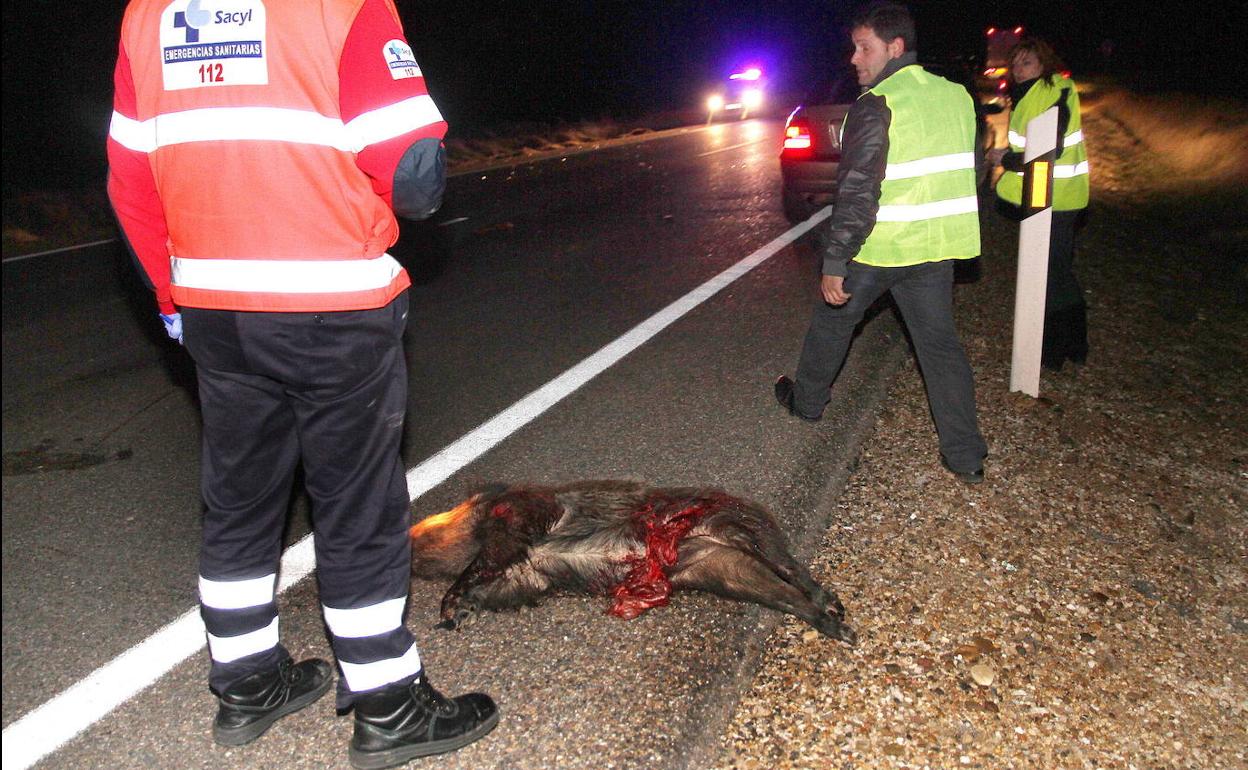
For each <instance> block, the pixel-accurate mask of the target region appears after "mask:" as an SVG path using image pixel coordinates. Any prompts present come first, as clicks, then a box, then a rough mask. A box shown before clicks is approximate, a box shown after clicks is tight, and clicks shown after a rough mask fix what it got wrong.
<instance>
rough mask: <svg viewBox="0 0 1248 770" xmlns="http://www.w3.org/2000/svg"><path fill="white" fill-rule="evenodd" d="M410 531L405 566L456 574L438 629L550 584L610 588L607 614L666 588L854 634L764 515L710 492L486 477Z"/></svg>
mask: <svg viewBox="0 0 1248 770" xmlns="http://www.w3.org/2000/svg"><path fill="white" fill-rule="evenodd" d="M411 535H412V545H413V560H412V574H414V575H416V576H417V577H421V578H426V579H436V578H452V579H454V581H455V582H454V584H453V585H452V586H451V587H450V589H449V590H447V592H446V594H445V596H443V598H442V610H441V617H442V622H441V623H440V624H439V625H440V626H442V627H444V628H451V629H454V628H458V627H460V626H462V625H464V624H466V623H468V622H470V621H471V620H472V619H473V617H474V616H475V614H476V613H477V612H478V611H479V610H498V609H507V608H514V607H519V606H521V605H526V604H536V603H537V602H538V601H540V599H541V598H542V597H543V596H544V595H545V594H547V593H549V592H551V591H555V590H564V591H580V592H585V593H591V594H607V595H614V596H615V598H616V604H615V606H614V608H613V609H612V614H616V615H619V616H620V617H626V618H627V617H634V616H636V615H637V614H640V613H641V612H644V611H645V609H647V608H649V607H652V606H658V605H661V604H666V603H667V599H666V596H667V592H668V591H670V590H677V589H694V590H700V591H706V592H708V593H712V594H717V595H719V596H724V597H727V598H730V599H736V600H739V601H746V602H755V603H757V604H761V605H763V606H764V607H770V608H772V609H775V610H779V611H780V612H786V613H788V614H790V615H794V616H796V617H798V618H801V619H802V620H804V621H806V622H807V623H809V624H810V625H812V626H814V627H815V628H816V629H818V630H819V631H821V632H822V633H824V634H826V635H827V636H830V637H833V638H836V639H841V640H844V641H846V642H848V643H850V644H854V643H855V641H856V636H855V634H854V632H853V630H852V629H851V628H850V627H849V626H846V625H844V624H843V622H842V621H843V619H844V614H845V610H844V608H843V607H842V606H841V603H840V601H839V600H838V599H837V597H836V594H835V593H833V592H831V591H827V590H825V589H823V588H822V587H821V586H819V584H817V583H816V582H815V581H814V579H812V578H811V576H810V573H809V572H808V571H807V570H806V568H805V567H803V566H802V565H800V564H798V563H797V562H796V561H795V560H794V559H793V557H792V556H791V555H790V554H789V549H788V544H787V543H786V541H785V538H784V534H783V533H782V532H781V531H780V528H779V527H778V526H777V525H776V523H775V520H774V519H772V517H771V515H770V514H768V513H767V511H765V510H764V509H763V508H762V507H761V506H759V505H756V504H754V503H751V502H748V501H746V500H742V499H741V498H738V497H733V496H730V495H728V494H726V493H724V492H721V491H719V490H715V489H697V488H683V489H674V488H651V487H646V486H644V485H642V484H640V483H637V482H631V481H581V482H575V483H572V484H567V485H564V486H554V487H543V486H506V485H493V486H490V487H487V488H485V489H483V490H481V491H479V492H477V493H476V494H475V495H473V496H472V497H470V498H469V499H468V500H465V501H464V502H463V503H461V504H460V505H459V506H458V507H456V508H455V509H453V510H451V511H447V512H446V513H443V514H438V515H436V516H431V517H429V518H427V519H425V520H423V521H421V522H420V523H418V524H416V525H415V526H413V527H412V530H411ZM665 554H666V555H665Z"/></svg>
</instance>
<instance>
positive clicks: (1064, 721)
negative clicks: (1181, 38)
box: [718, 100, 1248, 770]
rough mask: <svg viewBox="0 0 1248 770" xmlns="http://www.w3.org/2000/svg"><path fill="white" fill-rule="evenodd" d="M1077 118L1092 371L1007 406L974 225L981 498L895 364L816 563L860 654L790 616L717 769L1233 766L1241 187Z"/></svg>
mask: <svg viewBox="0 0 1248 770" xmlns="http://www.w3.org/2000/svg"><path fill="white" fill-rule="evenodd" d="M1084 119H1085V127H1086V129H1085V134H1086V135H1087V136H1088V142H1089V147H1090V153H1091V157H1092V163H1093V166H1092V168H1093V176H1092V184H1093V210H1092V212H1091V216H1090V218H1089V223H1088V225H1087V227H1086V228H1085V230H1084V231H1083V233H1082V237H1081V241H1080V244H1079V251H1078V257H1077V261H1076V265H1077V269H1078V271H1079V275H1080V279H1081V281H1083V283H1084V288H1085V290H1086V291H1087V293H1088V303H1089V325H1090V343H1091V354H1090V356H1089V360H1088V363H1087V365H1085V366H1083V367H1079V368H1078V369H1072V368H1071V367H1070V365H1069V364H1068V365H1067V368H1066V369H1065V370H1064V371H1062V372H1060V373H1056V374H1054V373H1047V372H1046V373H1045V374H1044V375H1043V377H1042V380H1041V397H1040V398H1039V399H1031V398H1030V397H1027V396H1024V395H1022V394H1018V393H1010V392H1008V382H1009V363H1010V362H1009V357H1010V351H1009V334H1010V332H1009V330H1010V328H1011V323H1012V315H1013V281H1014V261H1015V260H1014V254H1015V253H1016V249H1017V240H1016V239H1017V231H1016V229H1015V227H1014V226H1012V225H1010V224H1008V223H1005V222H1004V221H1003V220H1001V219H1000V218H999V217H997V216H995V214H993V213H988V214H986V215H985V217H984V221H985V231H984V255H985V256H984V257H983V258H982V259H981V260H980V261H981V262H982V263H983V265H982V275H981V277H980V280H978V281H977V282H975V283H973V284H964V285H961V286H959V287H958V290H957V293H958V297H957V303H958V315H959V323H960V328H961V331H962V338H963V341H964V344H965V345H966V347H967V352H968V355H969V356H970V359H971V363H972V366H973V367H974V370H975V373H976V382H977V388H978V403H979V409H980V420H981V426H982V429H983V431H984V434H985V436H986V438H987V439H988V443H989V446H990V447H991V455H990V457H989V460H988V463H987V465H986V467H987V474H988V481H987V482H986V483H985V484H983V485H981V486H979V487H968V486H965V485H962V484H961V483H960V482H958V481H956V480H955V479H953V478H952V477H950V476H949V474H947V473H945V472H944V471H943V470H942V469H941V467H940V465H939V463H938V460H937V455H936V437H935V434H934V430H933V428H932V424H931V420H930V417H929V414H928V410H927V403H926V398H925V396H924V392H923V386H922V381H921V379H920V376H919V373H918V371H917V369H916V368H915V366H914V363H913V359H911V360H910V361H909V362H908V364H907V365H906V366H905V367H903V369H902V370H901V372H900V374H899V376H898V377H897V378H896V379H895V380H894V382H893V384H892V387H891V392H890V393H889V394H888V397H887V398H886V400H885V402H884V403H885V407H884V410H883V412H882V414H881V417H880V420H879V422H878V424H877V425H876V428H875V432H874V435H873V436H872V437H870V438H868V439H867V441H866V443H865V445H864V447H865V448H864V451H863V453H862V455H861V457H860V460H859V465H858V468H857V470H856V472H855V473H854V475H853V476H852V478H851V479H850V482H849V484H848V486H847V487H846V489H845V491H844V493H843V495H842V496H841V497H840V499H839V501H838V502H837V503H836V506H837V511H836V514H835V516H834V517H833V519H834V523H833V525H832V527H831V529H830V530H829V531H828V532H827V534H826V536H825V537H824V540H823V543H822V545H821V546H820V548H819V551H818V553H817V555H816V557H815V560H814V564H813V572H814V574H815V576H816V578H818V579H820V580H822V581H825V582H827V583H829V584H831V585H834V586H836V587H837V589H838V591H839V592H840V595H841V598H842V599H843V600H844V603H845V605H846V607H847V609H848V612H849V614H850V619H851V622H852V624H853V625H854V627H855V629H856V630H857V631H858V634H859V637H860V640H861V641H860V643H859V646H858V647H857V648H855V649H852V650H851V649H848V648H846V647H844V646H843V645H839V644H837V643H834V642H830V641H828V640H825V639H823V638H821V637H819V635H818V634H816V633H815V632H813V631H810V630H809V629H808V628H806V627H804V626H802V625H800V624H798V623H797V622H794V621H791V620H788V619H786V620H785V622H784V623H782V624H781V625H780V626H779V627H778V628H777V630H776V631H775V632H774V633H773V634H772V636H771V638H770V639H769V641H768V644H767V647H766V651H765V653H764V655H763V657H762V660H761V662H760V664H759V668H758V671H757V674H756V677H755V679H754V683H753V687H752V689H751V690H750V691H749V692H748V693H747V694H746V695H745V697H744V698H743V699H742V701H741V702H740V704H739V705H738V707H737V710H736V713H735V715H734V716H733V718H732V722H731V725H730V727H729V729H728V731H727V735H726V737H725V742H724V748H723V753H722V754H721V757H720V763H719V765H718V767H720V768H721V769H722V770H729V769H734V770H735V769H738V768H815V767H818V768H828V767H836V768H876V767H880V768H890V767H891V768H928V767H932V768H937V767H979V768H1102V767H1106V768H1107V767H1114V768H1171V767H1175V768H1179V767H1182V768H1189V767H1190V768H1237V767H1238V768H1242V767H1248V759H1246V755H1248V590H1246V588H1248V568H1246V566H1248V513H1246V511H1248V409H1245V403H1248V398H1246V396H1248V384H1246V379H1248V303H1245V299H1244V298H1245V297H1246V296H1248V293H1246V292H1248V229H1246V228H1245V224H1244V220H1243V212H1244V211H1248V195H1246V194H1245V192H1244V189H1245V185H1244V181H1246V180H1243V179H1240V180H1239V181H1238V182H1237V183H1228V182H1227V181H1226V180H1225V179H1223V180H1222V181H1214V180H1204V181H1201V180H1199V179H1192V178H1191V177H1190V176H1188V175H1180V174H1177V173H1176V172H1175V171H1174V170H1173V169H1168V168H1167V167H1166V164H1165V163H1164V162H1162V159H1161V158H1160V157H1159V156H1158V155H1157V154H1156V153H1154V152H1152V151H1151V150H1149V149H1147V147H1146V145H1145V143H1143V142H1141V141H1140V139H1139V137H1136V136H1134V135H1133V134H1132V133H1131V132H1130V130H1128V129H1127V128H1126V127H1125V126H1124V125H1123V124H1122V123H1121V122H1119V121H1117V120H1116V119H1115V118H1114V116H1113V115H1112V114H1111V113H1110V112H1109V111H1108V110H1104V109H1098V108H1097V104H1096V102H1095V100H1091V103H1090V104H1089V103H1088V102H1087V101H1085V116H1084ZM826 428H827V429H828V430H832V429H834V428H835V426H832V425H829V426H826Z"/></svg>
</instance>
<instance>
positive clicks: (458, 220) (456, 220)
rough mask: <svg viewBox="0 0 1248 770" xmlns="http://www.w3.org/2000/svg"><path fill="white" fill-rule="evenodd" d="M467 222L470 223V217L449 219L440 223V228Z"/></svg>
mask: <svg viewBox="0 0 1248 770" xmlns="http://www.w3.org/2000/svg"><path fill="white" fill-rule="evenodd" d="M467 221H468V217H455V218H454V219H448V220H446V221H445V222H439V223H438V227H446V226H447V225H455V224H459V223H460V222H467Z"/></svg>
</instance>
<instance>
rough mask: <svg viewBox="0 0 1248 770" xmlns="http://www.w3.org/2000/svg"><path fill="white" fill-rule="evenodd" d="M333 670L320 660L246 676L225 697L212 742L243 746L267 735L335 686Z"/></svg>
mask: <svg viewBox="0 0 1248 770" xmlns="http://www.w3.org/2000/svg"><path fill="white" fill-rule="evenodd" d="M333 672H334V670H333V668H332V667H330V665H329V664H328V663H326V662H325V661H323V660H321V659H320V658H309V659H308V660H305V661H303V662H302V663H295V662H294V661H293V660H291V659H290V658H287V659H286V660H284V661H282V662H281V663H280V664H278V666H277V668H274V669H270V670H268V671H261V672H259V673H256V674H251V675H250V676H245V677H243V678H242V679H240V680H238V681H237V682H235V683H233V684H231V685H230V686H229V687H227V688H226V689H225V691H224V692H222V693H221V697H220V700H221V708H220V709H218V710H217V719H216V721H214V722H213V723H212V738H213V740H215V741H216V742H217V743H220V744H222V745H224V746H242V745H243V744H244V743H251V742H252V741H254V740H255V739H257V738H259V737H260V736H261V735H263V734H264V731H265V730H268V729H269V727H271V726H272V725H273V723H274V722H276V721H277V720H279V719H281V718H282V717H284V716H286V715H287V714H293V713H295V712H296V711H298V710H299V709H301V708H303V707H304V706H307V705H308V704H310V703H313V702H314V701H316V699H317V698H319V697H321V696H322V695H324V694H325V692H326V691H327V690H329V686H330V684H332V683H333Z"/></svg>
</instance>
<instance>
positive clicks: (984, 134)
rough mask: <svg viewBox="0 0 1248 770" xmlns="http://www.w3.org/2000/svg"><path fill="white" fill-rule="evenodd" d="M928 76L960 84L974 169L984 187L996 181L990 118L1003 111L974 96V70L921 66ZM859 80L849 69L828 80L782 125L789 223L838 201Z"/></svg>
mask: <svg viewBox="0 0 1248 770" xmlns="http://www.w3.org/2000/svg"><path fill="white" fill-rule="evenodd" d="M922 64H923V67H924V68H925V69H927V70H928V71H929V72H931V73H933V74H936V75H940V76H941V77H943V78H947V79H949V80H951V81H953V82H955V83H960V84H961V85H962V86H963V87H965V88H966V89H967V91H968V92H969V93H970V94H971V97H972V98H973V99H974V100H975V104H976V142H975V167H976V176H977V182H978V184H979V185H980V187H984V186H986V185H987V183H988V181H989V180H990V179H991V177H992V166H991V165H990V164H989V163H988V160H987V150H989V149H991V148H992V147H994V146H995V145H996V136H995V135H994V133H993V130H992V128H991V126H989V125H988V120H987V116H988V115H994V114H996V113H998V112H1000V111H1001V109H1002V108H1001V105H1000V104H984V103H982V102H981V100H980V99H979V98H978V97H977V95H976V89H975V69H974V68H973V67H971V66H969V65H967V64H964V63H962V62H959V61H952V60H951V61H942V62H923V63H922ZM862 90H863V89H862V87H861V86H859V85H858V79H857V75H856V74H855V73H854V70H853V69H850V68H846V69H844V70H837V71H834V72H832V73H830V74H829V76H828V77H827V78H825V79H824V80H823V81H822V82H821V83H819V84H817V85H816V86H815V87H814V88H813V89H811V90H810V92H809V93H808V94H807V95H806V98H805V99H803V100H802V103H801V104H800V105H798V107H797V109H795V110H793V112H792V113H791V114H790V115H789V119H788V120H787V121H786V122H785V124H784V149H783V150H782V151H781V153H780V175H781V177H782V179H783V187H782V201H783V204H784V213H785V216H786V217H788V219H789V221H791V222H800V221H802V220H804V219H808V218H809V217H810V215H811V214H813V213H815V212H816V211H818V210H819V209H820V208H822V207H824V206H826V205H828V204H829V203H831V202H832V201H833V199H834V198H835V197H836V170H837V166H838V165H839V164H840V160H841V142H840V137H841V126H842V124H843V123H844V122H845V115H846V113H847V112H849V107H850V105H852V104H853V103H854V101H855V100H857V98H858V97H859V95H861V94H862Z"/></svg>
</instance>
